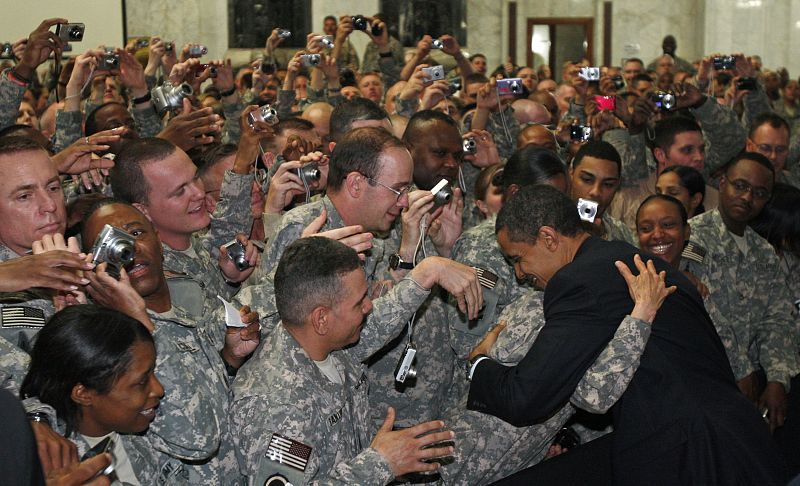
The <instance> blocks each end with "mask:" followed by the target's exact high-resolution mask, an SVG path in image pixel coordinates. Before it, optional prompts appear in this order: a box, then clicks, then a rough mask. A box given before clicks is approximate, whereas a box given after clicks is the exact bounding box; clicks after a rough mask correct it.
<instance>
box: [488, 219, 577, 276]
mask: <svg viewBox="0 0 800 486" xmlns="http://www.w3.org/2000/svg"><path fill="white" fill-rule="evenodd" d="M497 243H498V244H499V245H500V249H501V250H502V251H503V255H505V257H506V259H507V260H508V262H509V263H511V264H512V265H513V266H514V274H515V275H516V277H517V280H519V281H523V282H527V283H528V284H529V285H531V286H533V287H536V288H538V289H542V290H543V289H544V288H545V287H547V282H549V281H550V279H551V278H553V275H555V274H556V272H558V271H559V270H561V268H562V267H563V266H564V264H563V263H562V259H561V258H560V255H559V252H558V244H557V243H556V242H555V241H554V240H553V239H552V238H551V237H550V236H549V235H547V236H545V235H544V234H543V233H542V231H541V230H540V232H539V235H538V237H537V238H536V243H530V242H526V241H511V239H510V238H509V234H508V229H507V228H503V229H501V230H500V232H499V233H497Z"/></svg>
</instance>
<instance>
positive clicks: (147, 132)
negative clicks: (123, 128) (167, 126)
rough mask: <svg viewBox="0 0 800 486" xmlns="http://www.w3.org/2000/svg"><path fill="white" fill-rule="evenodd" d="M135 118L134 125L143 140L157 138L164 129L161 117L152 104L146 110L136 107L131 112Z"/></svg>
mask: <svg viewBox="0 0 800 486" xmlns="http://www.w3.org/2000/svg"><path fill="white" fill-rule="evenodd" d="M130 112H131V116H133V124H134V125H135V126H136V133H138V134H139V137H141V138H147V137H155V136H156V135H158V134H159V133H160V132H161V130H162V129H163V128H164V125H163V123H162V121H161V117H159V116H158V113H156V110H155V108H154V107H153V105H152V102H151V104H150V105H149V106H147V107H146V108H141V109H139V108H136V107H135V106H134V107H133V108H131V110H130Z"/></svg>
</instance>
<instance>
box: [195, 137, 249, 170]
mask: <svg viewBox="0 0 800 486" xmlns="http://www.w3.org/2000/svg"><path fill="white" fill-rule="evenodd" d="M237 150H238V147H237V146H236V145H235V144H232V143H221V144H216V145H214V146H213V147H211V148H210V149H208V150H206V151H205V152H203V153H202V154H201V155H200V157H199V160H197V161H195V160H194V159H192V161H193V162H195V165H197V175H198V176H199V177H200V178H202V177H203V176H204V175H206V174H207V173H208V171H210V170H211V169H213V168H214V167H215V166H216V165H217V164H218V163H220V162H221V161H222V159H224V158H225V157H228V156H230V155H233V154H235V153H236V151H237Z"/></svg>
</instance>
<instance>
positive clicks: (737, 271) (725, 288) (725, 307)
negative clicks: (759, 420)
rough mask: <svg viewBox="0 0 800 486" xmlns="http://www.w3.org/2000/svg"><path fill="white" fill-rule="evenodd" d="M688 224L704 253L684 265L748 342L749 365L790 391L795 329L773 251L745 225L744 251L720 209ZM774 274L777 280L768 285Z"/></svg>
mask: <svg viewBox="0 0 800 486" xmlns="http://www.w3.org/2000/svg"><path fill="white" fill-rule="evenodd" d="M690 224H691V226H692V236H691V240H692V242H695V243H697V244H699V245H701V246H702V247H704V248H705V249H706V250H707V253H706V255H705V258H704V259H703V262H702V264H700V263H698V262H697V261H694V260H688V261H687V265H688V270H689V271H691V272H692V273H693V274H694V275H696V276H697V277H698V278H699V279H700V280H701V281H702V282H703V284H705V285H706V286H707V287H708V290H709V292H710V293H711V296H712V297H713V300H714V301H715V303H716V305H717V306H719V310H720V312H721V314H723V315H724V316H725V317H727V318H728V320H729V321H730V323H731V326H732V329H733V331H734V332H735V335H736V337H737V339H738V340H739V341H740V342H741V343H745V345H746V346H747V347H749V354H750V360H751V361H752V362H753V364H754V365H755V366H759V365H760V366H761V367H762V368H763V369H764V371H765V372H766V375H767V380H768V381H774V382H779V383H782V384H783V385H784V386H785V387H786V390H787V391H788V390H789V380H790V378H791V377H793V376H794V375H796V374H797V373H798V372H799V371H800V367H798V362H797V332H796V329H795V328H794V326H793V325H792V322H791V312H792V309H791V299H790V297H789V293H788V289H787V287H786V285H784V284H783V282H784V280H783V278H782V274H781V272H780V264H779V261H778V258H777V256H776V255H775V252H774V250H773V249H772V247H771V246H770V244H769V243H768V242H767V241H766V240H765V239H763V238H761V237H760V236H758V234H756V233H755V232H754V231H753V230H752V229H750V228H749V227H748V228H747V229H745V234H744V239H745V241H746V244H747V247H748V252H747V254H746V255H743V254H742V252H741V250H739V246H738V245H737V244H736V241H735V240H734V238H733V236H732V234H731V233H730V232H728V230H727V228H726V227H725V224H724V222H723V221H722V216H721V215H720V213H719V211H718V210H714V211H710V212H706V213H703V214H701V215H699V216H695V217H694V218H692V219H691V221H690ZM776 278H777V279H779V280H780V282H779V284H778V285H772V284H771V282H774V281H775V279H776ZM754 282H755V283H758V284H759V285H754ZM742 359H744V358H742Z"/></svg>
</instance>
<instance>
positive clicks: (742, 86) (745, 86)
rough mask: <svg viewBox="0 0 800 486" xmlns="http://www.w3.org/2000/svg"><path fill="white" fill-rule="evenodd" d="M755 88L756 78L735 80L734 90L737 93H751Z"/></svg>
mask: <svg viewBox="0 0 800 486" xmlns="http://www.w3.org/2000/svg"><path fill="white" fill-rule="evenodd" d="M756 87H757V84H756V78H739V79H738V80H736V89H737V90H739V91H742V90H748V91H753V90H755V89H756Z"/></svg>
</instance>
